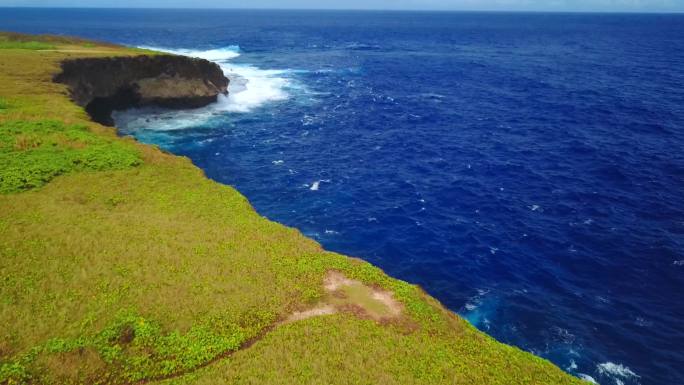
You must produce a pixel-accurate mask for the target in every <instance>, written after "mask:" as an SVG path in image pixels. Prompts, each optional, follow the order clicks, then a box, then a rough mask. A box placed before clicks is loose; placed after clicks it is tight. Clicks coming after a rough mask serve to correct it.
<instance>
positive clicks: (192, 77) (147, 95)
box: [53, 55, 228, 126]
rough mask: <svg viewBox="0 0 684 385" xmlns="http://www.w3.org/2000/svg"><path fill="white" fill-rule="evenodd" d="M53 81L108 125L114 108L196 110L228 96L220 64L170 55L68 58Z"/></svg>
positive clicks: (93, 115)
mask: <svg viewBox="0 0 684 385" xmlns="http://www.w3.org/2000/svg"><path fill="white" fill-rule="evenodd" d="M53 80H54V81H55V82H58V83H63V84H66V85H67V86H68V88H69V93H70V95H71V98H72V99H73V100H74V102H76V103H77V104H78V105H80V106H82V107H85V109H86V111H87V112H88V113H89V114H90V116H91V118H92V119H93V120H94V121H96V122H98V123H101V124H105V125H110V126H111V125H113V124H114V121H113V120H112V111H114V110H122V109H126V108H131V107H142V106H160V107H167V108H197V107H202V106H205V105H207V104H209V103H212V102H215V101H216V98H217V97H218V95H219V94H226V93H228V79H227V78H226V77H225V76H224V74H223V71H221V68H220V67H219V66H218V65H216V64H215V63H212V62H210V61H207V60H204V59H194V58H189V57H185V56H174V55H156V56H147V55H145V56H128V57H105V58H85V59H75V60H66V61H64V62H62V72H61V73H59V74H57V75H56V76H55V77H54V79H53Z"/></svg>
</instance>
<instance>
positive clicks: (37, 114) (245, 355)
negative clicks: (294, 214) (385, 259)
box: [0, 35, 580, 384]
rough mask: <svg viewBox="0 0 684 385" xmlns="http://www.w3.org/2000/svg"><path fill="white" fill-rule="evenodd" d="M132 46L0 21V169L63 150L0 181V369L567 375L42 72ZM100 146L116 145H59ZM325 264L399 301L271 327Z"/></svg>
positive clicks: (240, 375)
mask: <svg viewBox="0 0 684 385" xmlns="http://www.w3.org/2000/svg"><path fill="white" fill-rule="evenodd" d="M3 41H4V42H5V43H4V46H3ZM133 53H139V51H135V50H129V49H123V48H118V47H114V46H110V45H99V44H93V43H89V42H84V41H81V40H69V39H63V38H57V39H56V38H49V37H32V38H26V37H24V36H16V35H0V84H2V87H0V155H2V153H3V152H2V151H4V153H5V156H10V157H11V158H12V159H15V158H22V159H28V160H26V162H23V163H22V162H10V163H11V164H12V165H13V166H12V167H14V169H13V170H9V166H8V165H7V164H6V163H7V162H5V163H0V182H2V176H3V175H7V174H8V173H10V171H11V172H13V173H14V174H13V175H16V173H17V172H21V170H22V169H23V168H26V167H29V166H30V165H32V164H35V163H36V161H35V160H36V159H38V160H39V161H37V162H38V163H39V164H50V162H51V160H54V159H62V160H61V162H63V164H65V165H66V166H64V168H63V169H60V170H59V171H58V172H55V173H52V174H48V176H47V177H43V178H42V179H40V181H42V182H39V183H35V184H34V185H35V186H38V187H36V188H32V187H35V186H34V185H28V186H27V185H23V187H21V184H20V187H19V188H17V187H16V186H15V188H13V189H9V188H8V189H6V192H5V193H4V194H0V325H5V327H4V328H2V329H0V383H8V384H14V383H55V384H57V383H59V384H68V383H135V382H138V381H147V382H149V381H152V382H154V381H157V380H159V381H162V382H163V383H165V384H171V383H172V384H186V383H192V384H195V383H196V384H223V383H250V384H252V383H253V384H257V383H258V384H269V383H278V384H286V383H291V384H302V383H321V384H324V383H325V384H338V383H339V384H349V383H383V384H385V383H387V384H393V383H396V384H412V383H416V384H418V383H421V384H439V383H449V384H576V383H577V384H578V383H580V381H579V380H577V379H575V378H573V377H571V376H569V375H566V374H564V373H563V372H562V371H560V370H559V369H558V368H556V367H555V366H553V365H552V364H550V363H548V362H546V361H544V360H542V359H539V358H537V357H534V356H532V355H530V354H528V353H524V352H522V351H520V350H518V349H516V348H512V347H509V346H506V345H503V344H499V343H497V342H495V341H494V340H493V339H491V338H490V337H488V336H486V335H485V334H483V333H480V332H478V331H477V330H475V329H474V328H473V327H472V326H470V325H469V324H468V323H467V322H465V321H463V320H462V319H460V318H459V317H457V316H455V315H453V314H451V313H450V312H448V311H446V310H445V309H444V308H443V307H442V306H441V305H439V304H438V303H437V302H436V301H435V300H433V299H431V298H430V297H428V296H427V295H425V294H424V293H423V292H422V291H421V290H420V289H419V288H417V287H414V286H411V285H409V284H407V283H405V282H401V281H398V280H394V279H392V278H389V277H387V276H386V275H385V274H384V273H382V272H381V271H380V270H379V269H376V268H374V267H372V266H370V265H369V264H367V263H365V262H361V261H358V260H355V259H351V258H348V257H344V256H341V255H338V254H333V253H329V252H326V251H324V250H322V249H321V247H320V246H319V245H318V244H317V243H315V242H314V241H312V240H310V239H307V238H305V237H304V236H302V235H301V234H300V233H299V232H298V231H296V230H294V229H290V228H287V227H284V226H282V225H279V224H276V223H273V222H270V221H268V220H266V219H264V218H262V217H260V216H259V215H257V214H256V213H255V212H254V210H253V209H252V208H251V206H250V205H249V203H248V202H247V201H246V199H245V198H244V197H243V196H241V195H240V194H239V193H238V192H237V191H235V190H234V189H232V188H230V187H228V186H223V185H220V184H217V183H215V182H212V181H209V180H207V179H206V178H205V177H204V176H203V174H202V172H201V171H200V170H198V169H197V168H196V167H194V166H193V165H192V164H191V163H190V161H189V160H187V159H185V158H181V157H175V156H171V155H167V154H164V153H162V152H161V151H159V150H157V149H156V148H153V147H151V146H145V145H141V144H138V143H136V142H134V141H133V140H130V139H122V138H117V137H116V135H115V133H114V132H113V130H111V129H108V128H105V127H102V126H99V125H97V124H94V123H91V122H89V121H88V118H87V116H86V114H85V113H84V112H83V110H82V109H81V108H79V107H77V106H75V105H73V104H72V103H70V101H69V100H68V97H67V95H66V90H65V89H64V87H63V86H62V85H58V84H54V83H52V82H51V81H50V79H51V76H52V74H53V73H55V72H56V71H58V62H59V61H60V60H62V59H64V58H65V57H70V56H71V57H73V56H102V55H108V56H111V55H128V54H133ZM46 120H47V122H46ZM79 125H80V126H83V127H87V129H84V128H81V127H79ZM45 127H48V128H49V127H52V128H51V129H47V130H46V129H45ZM23 130H27V131H30V132H29V134H25V133H24V132H23ZM68 132H76V133H77V134H73V135H72V134H67V133H68ZM3 140H4V142H3ZM2 143H5V144H4V147H3V145H2ZM98 146H99V147H98ZM112 146H114V147H115V148H116V149H118V150H120V151H121V153H122V154H124V155H125V156H126V157H128V158H125V159H127V161H123V163H121V162H119V160H120V159H119V157H118V155H116V156H114V158H115V160H114V161H111V162H109V163H108V162H105V163H104V165H101V164H100V163H98V165H99V167H83V166H82V165H83V163H82V162H81V161H80V160H74V159H81V158H79V157H78V156H76V155H73V154H74V153H75V152H78V151H89V152H90V153H93V152H94V153H98V152H107V153H109V152H110V151H111V148H112ZM36 153H38V154H39V155H40V156H39V157H38V158H35V156H36V155H35V154H36ZM78 153H79V154H80V152H78ZM7 154H10V155H7ZM41 154H42V155H41ZM45 154H47V155H45ZM65 154H66V155H65ZM122 156H123V155H122ZM131 156H133V157H134V158H130V157H131ZM65 157H66V158H65ZM105 158H107V157H105ZM6 159H8V158H6ZM64 159H66V160H64ZM98 159H99V158H98ZM107 159H108V158H107ZM131 159H133V160H134V161H131ZM64 162H66V163H64ZM22 175H23V174H22ZM41 175H42V174H41ZM53 178H54V179H53ZM22 180H23V179H22ZM2 183H4V182H2ZM5 184H6V183H5ZM41 185H42V186H41ZM10 190H11V193H10V192H9V191H10ZM24 190H26V191H24ZM17 191H22V192H17ZM331 269H335V270H339V271H342V272H344V273H345V274H346V275H347V276H349V277H351V278H355V279H359V280H361V281H363V282H365V283H368V284H371V285H374V286H379V287H383V288H386V289H389V290H391V291H393V292H394V293H395V297H396V298H397V299H399V300H400V301H401V302H402V303H403V304H404V306H405V310H404V315H403V316H402V317H401V319H399V320H395V321H393V322H388V323H377V322H375V321H372V320H368V319H361V318H359V317H357V316H355V315H353V314H351V313H341V314H336V315H327V316H321V317H316V318H311V319H307V320H302V321H297V322H294V323H290V324H285V325H276V323H277V321H278V320H282V319H284V318H286V317H287V316H288V315H289V314H291V313H292V312H293V311H295V310H303V309H307V308H309V307H312V306H313V305H314V304H316V303H317V302H318V301H319V299H320V298H321V297H322V296H323V295H324V293H323V288H322V282H323V277H324V275H325V274H326V272H327V271H329V270H331ZM165 378H166V379H165Z"/></svg>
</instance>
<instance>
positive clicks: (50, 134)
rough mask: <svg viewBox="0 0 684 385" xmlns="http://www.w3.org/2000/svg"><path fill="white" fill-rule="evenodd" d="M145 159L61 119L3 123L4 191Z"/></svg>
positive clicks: (0, 175) (0, 182)
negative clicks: (60, 176)
mask: <svg viewBox="0 0 684 385" xmlns="http://www.w3.org/2000/svg"><path fill="white" fill-rule="evenodd" d="M140 163H141V159H140V157H139V155H138V153H137V151H136V150H135V149H134V148H133V147H132V146H130V145H127V144H125V143H122V142H118V141H116V140H113V139H109V138H105V137H103V136H101V135H96V134H94V133H92V132H90V131H89V130H88V128H87V127H86V126H83V125H69V126H67V125H65V124H64V123H62V122H59V121H52V120H43V121H10V122H3V123H0V193H12V192H18V191H23V190H28V189H32V188H36V187H40V186H42V185H44V184H45V183H47V182H49V181H50V180H51V179H52V178H54V177H55V176H58V175H62V174H66V173H70V172H75V171H87V170H90V171H103V170H119V169H123V168H127V167H132V166H137V165H139V164H140Z"/></svg>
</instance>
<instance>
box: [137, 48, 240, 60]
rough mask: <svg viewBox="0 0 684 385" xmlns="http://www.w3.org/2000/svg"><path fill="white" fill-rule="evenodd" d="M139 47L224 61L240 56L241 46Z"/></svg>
mask: <svg viewBox="0 0 684 385" xmlns="http://www.w3.org/2000/svg"><path fill="white" fill-rule="evenodd" d="M138 48H143V49H149V50H152V51H159V52H166V53H171V54H175V55H183V56H191V57H198V58H200V59H206V60H209V61H224V60H230V59H235V58H236V57H238V56H240V46H239V45H230V46H227V47H223V48H216V49H210V50H206V51H201V50H191V49H182V48H181V49H171V48H163V47H152V46H139V47H138Z"/></svg>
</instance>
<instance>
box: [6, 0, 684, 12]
mask: <svg viewBox="0 0 684 385" xmlns="http://www.w3.org/2000/svg"><path fill="white" fill-rule="evenodd" d="M0 6H29V7H31V6H41V7H124V8H129V7H152V8H157V7H159V8H307V9H309V8H311V9H392V10H396V9H411V10H414V9H423V10H513V11H627V12H684V0H249V1H245V0H0Z"/></svg>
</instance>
